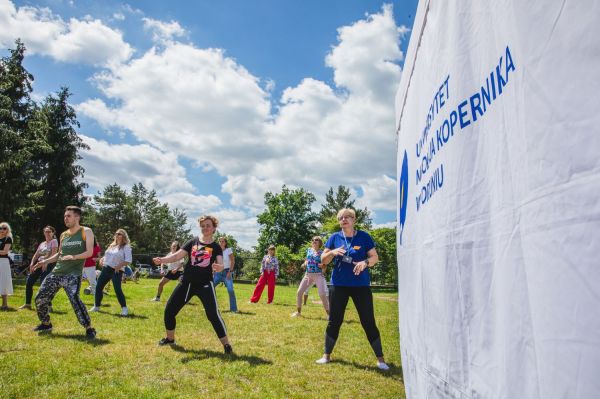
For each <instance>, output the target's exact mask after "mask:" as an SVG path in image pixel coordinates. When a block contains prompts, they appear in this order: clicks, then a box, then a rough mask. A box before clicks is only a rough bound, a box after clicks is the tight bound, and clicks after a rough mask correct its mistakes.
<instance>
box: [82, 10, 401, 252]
mask: <svg viewBox="0 0 600 399" xmlns="http://www.w3.org/2000/svg"><path fill="white" fill-rule="evenodd" d="M148 21H153V20H146V24H148V23H149V22H148ZM160 24H164V23H161V22H158V21H154V22H152V23H151V24H150V25H153V26H154V28H153V29H158V30H160V29H161V28H159V27H160V26H162V27H165V26H167V27H168V29H167V28H165V30H164V31H163V34H164V36H163V37H169V38H172V37H174V36H177V35H178V33H177V34H176V33H169V32H179V33H181V34H183V32H180V31H179V30H178V29H179V28H180V26H179V25H178V24H176V23H175V22H171V24H170V25H169V24H166V25H160ZM169 29H170V30H169ZM405 32H406V28H404V27H401V28H398V27H397V26H396V24H395V22H394V19H393V16H392V8H391V6H384V7H383V9H382V11H381V12H380V13H377V14H374V15H370V16H367V17H366V18H365V19H364V20H361V21H358V22H356V23H354V24H352V25H350V26H346V27H343V28H340V29H339V30H338V40H339V42H338V44H337V45H336V46H334V47H332V49H331V52H330V54H329V55H328V56H327V59H326V63H327V65H328V66H329V67H331V68H332V71H333V74H334V80H335V83H336V85H335V86H331V85H328V84H327V83H325V82H322V81H319V80H316V79H313V78H305V79H303V80H302V81H301V82H300V83H299V84H298V85H297V86H295V87H288V88H286V89H285V90H284V91H283V94H282V96H281V98H280V99H279V101H278V102H277V106H276V107H275V109H274V110H272V107H271V100H272V99H271V98H270V96H271V93H272V91H271V90H272V88H273V86H274V82H269V81H268V80H261V79H260V78H259V77H256V76H253V75H252V74H250V73H249V72H248V71H247V70H246V69H245V68H244V67H243V66H242V65H240V64H239V63H238V62H236V61H235V60H234V59H232V58H230V57H228V56H226V55H225V53H224V51H223V50H220V49H199V48H196V47H194V46H193V45H190V44H183V43H180V42H176V41H172V40H170V41H165V42H164V43H163V45H162V46H161V47H160V48H158V47H156V48H152V49H150V50H149V51H147V52H146V53H144V54H142V55H141V56H139V57H138V58H135V59H132V60H131V61H129V62H128V63H126V64H118V65H116V64H115V65H112V66H111V67H110V68H109V69H107V70H106V71H104V72H103V73H100V74H98V75H97V76H96V77H95V82H96V84H97V86H98V88H99V89H100V90H101V92H102V93H103V95H104V96H106V98H107V100H103V99H98V98H96V99H90V100H87V101H85V102H83V103H81V104H79V106H78V107H77V109H78V112H80V113H82V114H85V115H86V116H88V117H90V118H93V119H96V120H97V121H98V122H99V123H101V124H102V125H103V126H104V127H105V128H106V129H117V130H123V129H125V130H127V131H130V132H131V133H132V134H133V136H134V137H135V138H136V139H137V140H139V141H140V142H142V143H151V144H152V146H153V147H149V148H152V149H154V151H157V152H159V153H160V152H161V151H165V152H167V153H170V154H173V156H172V157H171V159H173V158H175V157H185V158H188V159H190V160H192V161H193V163H194V164H195V165H197V166H198V167H200V168H202V169H203V170H214V171H216V172H217V173H218V174H219V175H221V176H225V178H226V181H225V183H224V184H223V185H222V187H221V192H223V193H226V194H229V195H231V205H232V206H233V207H235V209H234V210H222V209H221V205H220V204H217V203H216V202H211V201H210V199H208V198H205V199H203V201H204V202H203V201H196V199H195V197H194V194H193V190H191V189H189V188H188V189H182V190H180V191H177V190H172V191H171V192H170V194H169V195H170V197H169V198H170V201H172V202H173V203H178V204H180V205H181V207H185V209H189V210H190V211H191V212H194V215H196V214H197V213H204V210H206V209H208V210H210V211H211V212H224V215H225V216H224V222H223V227H224V228H225V227H227V229H228V230H227V232H230V231H236V232H238V233H239V234H244V237H246V239H247V242H250V243H251V245H252V244H253V242H252V240H255V239H256V236H257V225H256V220H255V215H256V213H258V212H259V211H260V210H261V209H262V207H263V201H264V193H265V192H266V191H272V192H278V191H279V190H280V188H281V185H282V184H287V185H288V186H289V187H303V188H305V189H306V190H308V191H310V192H313V193H315V194H316V195H318V196H319V199H322V196H324V194H325V192H326V191H327V190H328V188H329V187H331V186H333V187H336V186H338V185H340V184H343V185H346V186H349V187H350V188H351V189H353V190H356V189H358V188H360V189H361V192H362V193H363V195H362V197H361V198H360V199H359V201H357V203H360V204H361V206H367V207H368V208H369V209H371V210H373V211H377V210H378V209H379V210H391V209H395V201H396V191H395V181H394V179H393V178H391V177H389V176H395V174H396V170H395V169H396V162H395V157H396V151H395V148H396V145H395V133H394V132H395V129H394V106H393V104H394V91H395V90H396V87H397V85H398V83H399V80H400V74H401V69H400V67H399V66H398V63H399V62H400V61H401V60H402V57H403V54H402V52H401V51H400V49H399V40H400V37H401V36H402V35H403V34H404V33H405ZM265 81H266V86H264V88H263V86H261V82H262V83H263V84H264V82H265ZM109 104H110V105H109ZM156 148H160V149H161V151H158V150H156ZM160 169H161V171H162V172H161V173H165V174H167V176H169V177H168V179H167V180H169V184H172V182H173V181H177V179H173V176H172V174H173V173H175V172H176V171H177V168H170V167H169V169H168V171H167V169H165V168H160ZM173 171H175V172H173ZM176 173H177V176H181V177H182V179H183V181H185V182H187V180H185V178H184V175H185V173H184V172H183V171H182V172H176ZM153 179H159V177H158V176H156V177H154V178H153ZM150 180H152V179H150ZM150 180H149V181H150ZM169 184H167V186H169ZM188 184H189V183H188ZM180 192H181V194H179V193H180ZM186 193H191V194H189V195H188V194H186ZM177 201H179V202H177ZM230 215H234V216H231V218H230ZM236 223H238V224H237V225H236ZM240 225H241V226H243V228H240V227H239V226H240ZM234 235H235V234H234ZM236 237H237V235H236Z"/></svg>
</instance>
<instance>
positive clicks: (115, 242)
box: [108, 229, 129, 248]
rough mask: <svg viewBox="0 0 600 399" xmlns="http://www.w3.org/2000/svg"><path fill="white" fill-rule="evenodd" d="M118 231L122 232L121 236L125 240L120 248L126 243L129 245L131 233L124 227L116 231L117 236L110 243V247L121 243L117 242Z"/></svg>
mask: <svg viewBox="0 0 600 399" xmlns="http://www.w3.org/2000/svg"><path fill="white" fill-rule="evenodd" d="M118 233H121V236H122V237H123V241H124V244H123V245H120V246H119V248H123V247H124V246H125V245H129V235H128V234H127V232H126V231H125V230H123V229H117V231H116V232H115V238H114V239H113V242H111V243H110V245H109V246H108V247H109V248H112V247H116V246H117V245H119V244H118V243H117V234H118Z"/></svg>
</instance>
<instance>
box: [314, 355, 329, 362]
mask: <svg viewBox="0 0 600 399" xmlns="http://www.w3.org/2000/svg"><path fill="white" fill-rule="evenodd" d="M330 361H331V359H330V358H328V357H325V356H323V357H322V358H320V359H319V360H316V361H315V363H317V364H327V363H329V362H330Z"/></svg>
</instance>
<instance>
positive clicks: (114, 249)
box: [90, 229, 132, 316]
mask: <svg viewBox="0 0 600 399" xmlns="http://www.w3.org/2000/svg"><path fill="white" fill-rule="evenodd" d="M131 261H132V254H131V246H129V236H128V235H127V232H126V231H125V230H123V229H118V230H117V231H116V233H115V238H114V240H113V242H112V243H111V244H110V245H109V246H108V248H107V249H106V252H104V256H103V257H102V258H100V267H102V272H101V273H100V277H98V281H97V282H96V295H95V298H94V306H93V307H92V308H91V309H90V312H99V311H100V305H101V304H102V297H103V290H104V287H105V286H106V284H108V281H109V280H112V283H113V287H114V288H115V294H116V295H117V300H118V301H119V304H120V305H121V316H127V315H128V314H129V309H127V303H126V302H125V295H123V290H122V289H121V281H122V279H123V268H124V267H125V266H127V265H128V264H130V263H131Z"/></svg>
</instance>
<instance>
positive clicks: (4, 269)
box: [0, 222, 13, 310]
mask: <svg viewBox="0 0 600 399" xmlns="http://www.w3.org/2000/svg"><path fill="white" fill-rule="evenodd" d="M11 246H12V231H11V229H10V225H9V224H8V223H6V222H2V223H0V295H1V296H2V307H0V310H8V296H9V295H12V294H13V285H12V274H11V271H10V261H9V260H8V253H9V252H10V247H11Z"/></svg>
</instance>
